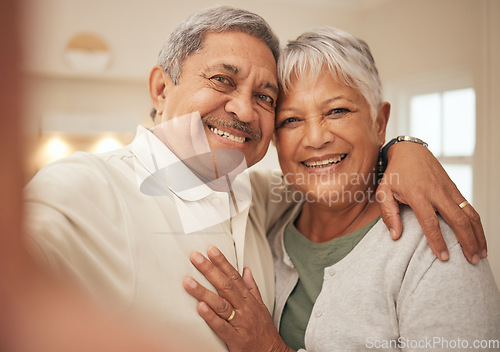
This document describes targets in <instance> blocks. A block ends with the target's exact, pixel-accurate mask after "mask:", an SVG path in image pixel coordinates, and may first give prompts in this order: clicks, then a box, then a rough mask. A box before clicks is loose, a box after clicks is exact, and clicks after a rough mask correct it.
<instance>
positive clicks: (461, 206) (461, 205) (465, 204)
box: [458, 201, 470, 209]
mask: <svg viewBox="0 0 500 352" xmlns="http://www.w3.org/2000/svg"><path fill="white" fill-rule="evenodd" d="M468 205H470V203H469V202H468V201H463V202H462V203H460V204H459V205H458V206H459V207H460V209H463V208H465V207H466V206H468Z"/></svg>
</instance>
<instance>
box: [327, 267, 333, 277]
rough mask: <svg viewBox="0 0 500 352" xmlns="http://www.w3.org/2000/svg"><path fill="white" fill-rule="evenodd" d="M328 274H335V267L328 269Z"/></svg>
mask: <svg viewBox="0 0 500 352" xmlns="http://www.w3.org/2000/svg"><path fill="white" fill-rule="evenodd" d="M328 274H330V276H333V275H335V269H333V268H330V269H328Z"/></svg>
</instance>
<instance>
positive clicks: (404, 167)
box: [377, 142, 487, 264]
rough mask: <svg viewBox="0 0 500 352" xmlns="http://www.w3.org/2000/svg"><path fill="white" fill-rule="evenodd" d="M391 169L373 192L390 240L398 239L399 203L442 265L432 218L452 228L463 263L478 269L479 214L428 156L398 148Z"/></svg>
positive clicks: (442, 249) (443, 250)
mask: <svg viewBox="0 0 500 352" xmlns="http://www.w3.org/2000/svg"><path fill="white" fill-rule="evenodd" d="M387 155H388V159H389V163H388V165H387V168H386V170H385V173H384V177H383V178H382V182H381V183H380V185H379V186H378V189H377V199H378V200H379V203H380V207H381V210H382V218H383V220H384V222H385V224H386V225H387V227H388V228H389V230H390V232H391V236H392V238H393V239H398V238H399V237H400V236H401V233H402V230H403V229H402V224H401V218H400V217H399V206H398V202H399V203H404V204H408V205H409V206H410V207H411V208H412V209H413V211H414V212H415V215H416V216H417V219H418V221H419V223H420V226H422V229H423V230H424V233H425V236H426V237H427V240H428V242H429V246H430V248H431V249H432V251H433V252H434V254H435V255H436V256H437V257H438V258H439V259H441V260H447V259H448V258H449V254H448V248H447V247H446V243H445V241H444V239H443V237H442V234H441V230H440V228H439V222H438V218H437V215H436V212H439V214H440V215H441V216H442V218H443V219H444V220H445V221H446V222H447V223H448V224H449V225H450V226H451V227H452V228H453V230H454V231H455V234H456V236H457V239H458V241H459V242H460V244H461V245H462V250H463V252H464V255H465V257H466V258H467V260H468V261H469V262H470V263H473V264H477V263H478V262H479V260H480V258H486V256H487V248H486V238H485V236H484V231H483V226H482V224H481V220H480V218H479V214H478V213H477V212H476V211H475V210H474V208H473V207H472V206H471V205H466V206H465V207H463V208H460V207H459V204H461V203H462V202H464V201H465V200H466V199H465V198H464V197H463V196H462V194H461V193H460V191H459V190H458V189H457V187H456V186H455V184H454V183H453V181H452V180H451V179H450V177H449V176H448V174H447V173H446V171H445V170H444V169H443V167H442V166H441V164H440V163H439V161H437V159H436V158H435V157H434V155H432V153H431V152H430V151H429V150H428V149H427V148H425V147H424V146H422V145H419V144H415V143H410V142H401V143H396V144H395V145H393V146H391V147H390V148H389V151H388V153H387Z"/></svg>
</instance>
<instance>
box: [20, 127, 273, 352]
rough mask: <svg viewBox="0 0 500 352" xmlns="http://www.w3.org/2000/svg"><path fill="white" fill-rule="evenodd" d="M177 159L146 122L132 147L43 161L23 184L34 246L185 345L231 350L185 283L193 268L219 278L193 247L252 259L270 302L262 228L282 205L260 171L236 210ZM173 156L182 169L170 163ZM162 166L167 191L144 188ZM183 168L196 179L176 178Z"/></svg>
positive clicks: (244, 262) (44, 258)
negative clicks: (195, 261) (194, 257)
mask: <svg viewBox="0 0 500 352" xmlns="http://www.w3.org/2000/svg"><path fill="white" fill-rule="evenodd" d="M152 155H154V158H152ZM154 162H156V169H155V168H154V167H153V166H154ZM176 163H179V159H178V158H177V157H176V156H175V155H174V154H173V153H171V152H170V151H169V149H168V148H166V147H165V146H164V145H163V144H162V143H161V142H160V141H159V140H157V139H156V137H154V136H153V135H152V134H151V133H150V132H149V131H148V130H146V129H145V128H143V127H139V128H138V133H137V135H136V138H135V139H134V141H133V142H132V143H131V144H130V145H129V146H127V147H125V148H122V149H119V150H116V151H113V152H108V153H105V154H102V155H91V154H86V153H76V154H75V155H73V156H71V157H69V158H66V159H64V160H61V161H58V162H55V163H53V164H51V165H48V166H46V167H45V168H43V169H42V170H41V171H40V172H39V173H38V174H37V175H36V176H35V177H34V179H33V180H32V181H31V182H30V184H29V185H28V186H27V188H26V210H27V219H28V221H27V231H28V233H29V235H30V238H31V240H32V241H31V249H32V250H33V253H34V255H35V256H36V258H37V259H38V260H39V261H41V262H43V263H45V264H48V265H49V267H50V268H51V269H52V270H53V271H55V272H57V273H59V274H60V276H61V277H63V278H67V279H71V280H74V281H76V282H78V283H79V284H81V285H83V286H84V287H85V288H86V289H87V290H88V291H89V292H90V293H91V294H92V295H93V296H94V297H97V298H99V299H100V300H102V301H103V302H105V303H106V304H109V303H110V302H111V303H112V304H113V305H116V306H118V307H120V308H121V309H124V308H125V309H126V310H128V311H129V312H131V313H134V314H136V313H137V314H140V315H141V316H145V317H146V318H147V319H149V320H153V321H154V322H155V323H156V324H155V325H154V326H156V327H157V328H158V331H159V332H160V333H161V334H162V336H165V337H167V338H168V339H169V340H171V341H172V342H174V343H178V344H179V345H181V346H182V348H183V350H185V351H202V350H204V351H225V350H226V347H225V344H224V343H223V342H222V341H221V340H220V339H219V338H218V337H217V336H216V335H215V334H214V333H213V332H212V331H211V330H210V328H209V327H208V326H207V325H206V323H205V322H204V321H203V319H201V318H200V317H199V315H198V313H197V311H196V308H195V307H196V300H195V299H194V298H192V297H191V296H189V295H188V294H187V293H186V292H185V291H184V288H183V286H182V281H183V279H184V278H185V277H186V276H188V275H189V276H192V277H194V278H195V279H196V280H198V281H199V282H200V283H201V284H203V285H205V286H207V287H212V286H211V285H210V284H209V283H208V281H207V280H206V279H205V278H204V277H203V276H202V275H201V274H200V273H198V272H197V270H196V269H195V268H194V267H193V266H192V265H191V263H190V261H189V255H190V254H191V253H192V252H193V251H200V252H202V253H204V252H205V251H206V249H207V248H208V247H209V246H210V245H215V246H217V247H218V248H219V249H220V250H221V251H222V253H224V255H225V256H226V257H227V258H228V260H229V261H230V262H231V263H232V264H233V265H234V266H235V267H236V268H238V270H239V271H240V272H241V271H242V269H243V267H244V266H248V267H250V268H251V270H252V273H253V275H254V278H255V280H256V282H257V284H258V286H259V288H260V291H261V294H262V298H263V300H264V302H265V304H266V305H267V307H268V308H269V310H272V307H273V301H274V272H273V262H272V255H271V252H270V249H269V246H268V243H267V239H266V235H265V234H266V231H267V230H268V229H269V227H270V226H271V224H272V222H274V221H275V220H276V219H277V218H278V217H279V216H280V214H281V213H282V212H283V206H282V205H281V206H280V205H279V204H270V199H269V198H270V196H269V195H270V191H269V189H270V182H269V178H268V177H267V176H265V175H261V174H255V175H252V176H251V177H250V179H251V183H252V190H253V192H252V199H251V203H250V202H248V206H246V207H245V206H243V205H244V204H245V202H244V201H245V199H246V198H245V197H246V195H245V194H244V193H243V195H238V196H237V197H236V198H237V199H236V204H237V206H238V210H239V212H237V213H234V211H233V213H231V206H232V204H234V203H233V202H230V197H229V196H228V194H227V193H226V192H217V191H214V190H212V189H211V188H210V187H208V186H206V185H204V184H203V183H199V184H196V180H195V179H193V177H194V175H193V174H192V173H191V172H190V171H189V169H188V168H182V165H178V164H176ZM173 164H175V165H177V166H176V167H175V169H174V170H175V173H172V168H169V167H168V166H169V165H173ZM158 170H164V172H165V173H166V175H165V177H162V178H161V179H160V181H161V182H160V183H159V184H158V185H161V186H162V187H163V186H164V189H163V191H162V193H161V194H159V195H157V194H147V193H148V192H147V190H145V189H142V191H141V188H140V187H141V185H142V184H143V181H144V180H145V179H146V178H147V177H149V176H151V175H152V174H151V171H152V172H153V174H154V173H155V172H156V171H158ZM242 176H243V177H248V174H247V175H246V176H245V174H242ZM238 177H239V176H238ZM238 177H236V181H235V182H233V183H231V185H234V187H236V188H237V187H238V182H241V183H242V184H243V185H245V179H244V178H242V180H238ZM179 178H182V180H189V182H192V183H193V185H194V187H187V188H186V189H178V188H176V186H178V182H177V183H176V182H175V181H176V180H179ZM181 184H182V183H181ZM153 189H154V187H153ZM238 197H240V198H238ZM247 200H248V199H247ZM240 205H241V206H240ZM228 215H233V216H231V217H228ZM221 220H222V221H221Z"/></svg>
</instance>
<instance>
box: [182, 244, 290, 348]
mask: <svg viewBox="0 0 500 352" xmlns="http://www.w3.org/2000/svg"><path fill="white" fill-rule="evenodd" d="M207 254H208V257H209V259H210V260H207V258H205V257H204V256H203V255H202V254H201V253H198V252H195V253H193V254H192V255H191V262H192V263H193V265H194V266H195V267H196V268H197V269H198V270H199V271H200V272H201V273H202V274H203V275H205V277H206V278H207V279H208V281H210V283H211V284H212V285H213V286H214V287H215V288H216V290H217V292H218V294H219V295H217V294H215V293H214V292H212V291H210V290H208V289H207V288H205V287H203V286H202V285H200V284H199V283H198V282H196V281H195V280H194V279H193V278H191V277H187V278H186V279H185V280H184V288H185V289H186V291H187V292H188V293H189V294H190V295H191V296H193V297H195V298H196V299H197V300H198V301H200V303H199V304H198V313H199V314H200V316H201V317H202V318H203V319H204V320H205V321H206V322H207V324H208V325H209V326H210V328H212V330H213V331H214V332H215V333H216V334H217V336H219V337H220V338H221V339H222V340H223V341H224V342H225V343H226V345H227V347H228V349H229V351H231V352H237V351H241V352H243V351H244V352H293V350H292V349H290V348H289V347H288V346H287V345H286V344H285V342H284V341H283V339H282V338H281V337H280V336H279V333H278V331H277V330H276V328H275V327H274V325H273V320H272V317H271V315H270V314H269V311H268V310H267V308H266V306H265V304H264V302H263V301H262V298H261V296H260V293H259V289H258V288H257V285H256V283H255V281H254V280H253V277H252V273H251V272H250V269H249V268H245V269H244V271H243V277H241V276H240V275H239V273H238V272H237V271H236V270H235V269H234V267H233V266H232V265H231V264H230V263H229V262H228V261H227V260H226V258H225V257H224V255H223V254H222V253H221V252H220V251H219V250H218V249H217V248H216V247H210V248H209V249H208V251H207Z"/></svg>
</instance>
